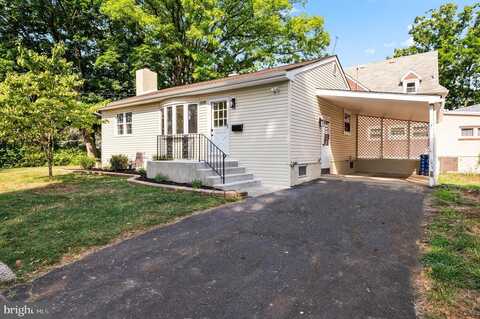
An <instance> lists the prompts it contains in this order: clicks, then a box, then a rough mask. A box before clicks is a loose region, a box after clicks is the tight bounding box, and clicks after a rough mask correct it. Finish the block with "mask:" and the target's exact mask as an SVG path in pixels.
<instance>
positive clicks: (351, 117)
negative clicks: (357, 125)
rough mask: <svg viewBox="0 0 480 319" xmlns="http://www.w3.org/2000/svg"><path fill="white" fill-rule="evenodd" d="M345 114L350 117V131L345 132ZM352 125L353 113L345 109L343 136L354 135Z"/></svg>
mask: <svg viewBox="0 0 480 319" xmlns="http://www.w3.org/2000/svg"><path fill="white" fill-rule="evenodd" d="M345 114H348V115H350V131H345ZM352 123H353V116H352V112H351V111H349V110H346V109H343V134H344V135H352Z"/></svg>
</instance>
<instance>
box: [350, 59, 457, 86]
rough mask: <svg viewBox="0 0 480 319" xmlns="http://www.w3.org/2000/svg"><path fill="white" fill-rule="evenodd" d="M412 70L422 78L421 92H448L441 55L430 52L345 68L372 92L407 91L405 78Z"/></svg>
mask: <svg viewBox="0 0 480 319" xmlns="http://www.w3.org/2000/svg"><path fill="white" fill-rule="evenodd" d="M409 71H413V72H415V73H416V74H418V75H419V76H420V78H421V81H420V88H419V93H441V94H443V93H445V94H446V93H447V92H448V90H447V89H446V88H444V87H443V86H441V85H440V84H439V77H438V53H437V51H431V52H426V53H420V54H414V55H409V56H403V57H399V58H393V59H388V60H384V61H380V62H373V63H368V64H363V65H360V66H354V67H350V68H347V69H345V72H346V73H347V74H348V75H350V76H351V77H352V78H354V79H356V80H357V81H359V82H360V83H362V84H364V85H365V86H366V87H368V88H369V89H370V90H372V91H379V92H403V86H402V84H401V79H402V77H403V76H404V75H406V74H407V73H408V72H409Z"/></svg>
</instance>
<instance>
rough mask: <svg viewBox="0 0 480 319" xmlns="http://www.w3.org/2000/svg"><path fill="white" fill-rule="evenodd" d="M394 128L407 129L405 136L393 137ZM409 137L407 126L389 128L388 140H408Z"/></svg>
mask: <svg viewBox="0 0 480 319" xmlns="http://www.w3.org/2000/svg"><path fill="white" fill-rule="evenodd" d="M393 128H403V129H405V134H403V135H392V129H393ZM407 136H408V126H407V125H392V126H389V127H388V139H389V140H393V141H401V140H406V139H407Z"/></svg>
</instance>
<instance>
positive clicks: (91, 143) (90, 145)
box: [81, 129, 98, 158]
mask: <svg viewBox="0 0 480 319" xmlns="http://www.w3.org/2000/svg"><path fill="white" fill-rule="evenodd" d="M81 131H82V138H83V143H84V144H85V148H86V149H87V155H88V157H92V158H98V152H97V147H96V145H95V139H94V138H93V134H94V133H89V132H88V131H87V130H85V129H83V130H81Z"/></svg>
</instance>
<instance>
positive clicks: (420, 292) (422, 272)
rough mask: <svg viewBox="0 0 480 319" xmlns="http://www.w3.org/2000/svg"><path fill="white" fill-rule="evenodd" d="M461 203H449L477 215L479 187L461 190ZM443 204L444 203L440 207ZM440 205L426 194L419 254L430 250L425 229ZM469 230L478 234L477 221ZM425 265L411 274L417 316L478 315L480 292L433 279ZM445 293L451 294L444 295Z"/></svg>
mask: <svg viewBox="0 0 480 319" xmlns="http://www.w3.org/2000/svg"><path fill="white" fill-rule="evenodd" d="M460 194H461V196H462V198H461V201H460V203H458V204H454V205H448V208H449V209H452V210H454V211H456V212H457V213H460V214H462V215H464V216H465V218H468V219H470V220H472V219H473V220H479V219H480V192H479V191H478V190H461V191H460ZM443 208H445V206H444V207H443ZM441 209H442V206H441V205H440V204H439V203H438V201H436V200H434V198H433V196H427V198H426V200H425V202H424V212H425V214H424V221H423V223H422V228H423V232H422V237H421V239H420V241H419V242H418V243H417V246H418V248H419V252H420V255H421V256H423V255H425V254H426V253H428V252H429V250H431V247H430V244H429V241H428V237H427V229H428V226H429V225H430V224H431V223H432V222H433V220H434V218H435V217H436V215H437V214H439V213H440V210H441ZM469 232H470V233H472V234H474V235H477V236H478V234H480V224H478V223H476V222H475V223H474V224H473V225H471V226H470V228H469ZM430 271H431V269H430V268H428V267H426V268H425V267H423V268H420V269H419V270H418V271H417V272H415V273H414V275H413V286H414V288H415V309H416V313H417V317H418V318H425V319H427V318H448V319H473V318H480V292H479V291H475V290H472V289H461V288H449V289H450V290H447V289H446V288H444V287H442V286H441V285H442V284H440V283H437V282H434V281H433V280H432V279H431V277H430V276H429V272H430ZM445 294H453V295H450V297H448V298H447V297H445Z"/></svg>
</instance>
